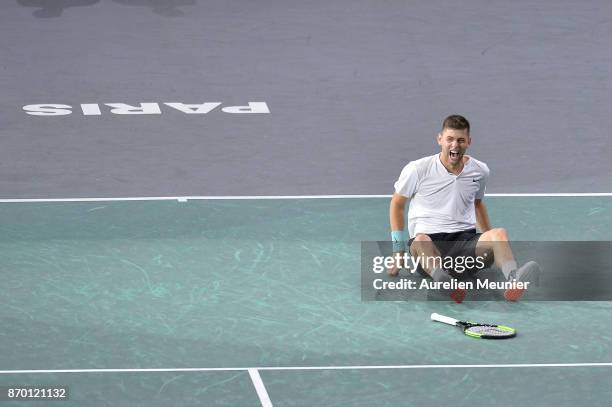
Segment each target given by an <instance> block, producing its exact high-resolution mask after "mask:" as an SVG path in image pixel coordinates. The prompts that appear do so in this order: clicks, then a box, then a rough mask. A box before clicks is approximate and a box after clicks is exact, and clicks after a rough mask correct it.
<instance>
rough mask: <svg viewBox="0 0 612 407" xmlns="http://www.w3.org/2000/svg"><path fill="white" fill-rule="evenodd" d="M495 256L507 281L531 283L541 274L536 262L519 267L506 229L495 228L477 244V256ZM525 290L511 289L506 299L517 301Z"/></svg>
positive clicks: (487, 232) (481, 237)
mask: <svg viewBox="0 0 612 407" xmlns="http://www.w3.org/2000/svg"><path fill="white" fill-rule="evenodd" d="M491 255H492V256H493V259H494V261H495V265H496V266H497V267H499V268H500V269H501V271H502V273H503V274H504V277H505V278H506V280H507V281H512V282H513V281H530V279H531V278H533V277H534V275H535V274H536V273H538V272H539V266H538V264H537V263H536V262H533V261H530V262H527V263H525V264H524V265H523V266H522V267H520V268H519V267H518V265H517V263H516V260H515V258H514V254H513V253H512V248H511V247H510V240H509V238H508V232H506V229H504V228H495V229H491V230H488V231H486V232H484V233H483V234H482V235H481V236H480V239H478V243H477V244H476V256H486V257H489V256H491ZM523 292H524V289H519V288H516V287H514V288H509V289H507V290H506V291H505V292H504V297H505V298H506V299H507V300H509V301H517V300H518V299H519V298H520V297H521V296H522V295H523Z"/></svg>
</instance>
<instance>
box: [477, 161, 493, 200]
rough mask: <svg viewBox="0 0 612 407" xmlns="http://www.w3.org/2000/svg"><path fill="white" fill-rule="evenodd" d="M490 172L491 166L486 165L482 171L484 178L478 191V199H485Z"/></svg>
mask: <svg viewBox="0 0 612 407" xmlns="http://www.w3.org/2000/svg"><path fill="white" fill-rule="evenodd" d="M483 165H484V164H483ZM489 172H490V171H489V167H487V166H486V165H484V167H483V171H482V180H481V181H480V189H479V190H478V192H477V193H476V199H484V196H485V191H486V190H487V181H489Z"/></svg>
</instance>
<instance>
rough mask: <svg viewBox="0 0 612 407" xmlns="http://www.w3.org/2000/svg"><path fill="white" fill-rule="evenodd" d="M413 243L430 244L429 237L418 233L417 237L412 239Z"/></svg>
mask: <svg viewBox="0 0 612 407" xmlns="http://www.w3.org/2000/svg"><path fill="white" fill-rule="evenodd" d="M414 241H415V242H431V237H429V236H428V235H425V234H422V233H419V234H418V235H416V236H415V237H414Z"/></svg>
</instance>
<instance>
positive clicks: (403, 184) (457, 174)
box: [389, 115, 539, 303]
mask: <svg viewBox="0 0 612 407" xmlns="http://www.w3.org/2000/svg"><path fill="white" fill-rule="evenodd" d="M437 141H438V145H439V146H440V150H441V151H440V153H439V154H435V155H432V156H429V157H424V158H421V159H419V160H416V161H411V162H410V163H408V165H406V166H405V167H404V169H403V170H402V172H401V174H400V176H399V179H398V180H397V182H396V183H395V193H394V194H393V198H392V199H391V204H390V208H389V214H390V221H391V238H392V240H393V250H394V252H395V253H400V254H401V256H403V255H404V253H405V250H406V248H407V247H408V248H409V250H410V255H411V256H413V258H417V257H418V256H421V262H420V263H419V267H420V268H422V270H424V271H425V272H426V273H427V275H428V276H429V277H431V278H432V279H433V280H434V281H436V282H446V281H448V282H452V280H453V279H455V278H457V277H459V275H458V274H457V271H456V270H449V269H445V268H443V267H442V266H441V264H440V262H435V261H433V262H430V261H425V260H426V259H427V258H434V259H435V258H438V259H439V258H446V257H447V256H451V258H457V257H459V256H471V257H472V258H474V259H475V258H476V257H477V256H481V257H480V258H481V259H488V260H489V262H488V265H490V264H491V263H493V262H494V263H495V265H496V266H497V267H499V268H500V269H501V271H502V273H503V274H504V277H505V278H506V280H507V281H508V282H511V283H513V284H512V285H511V288H508V289H506V290H505V292H504V297H505V298H506V299H507V300H509V301H517V300H518V299H519V298H520V297H521V296H522V295H523V291H524V289H520V288H517V287H516V284H515V282H517V281H520V282H524V281H530V279H531V278H533V277H534V276H535V273H537V272H539V266H538V265H537V263H535V262H533V261H531V262H528V263H526V264H524V265H523V266H522V267H518V265H517V263H516V260H515V258H514V255H513V253H512V250H511V248H510V244H509V241H508V233H507V232H506V230H505V229H503V228H492V227H491V221H490V220H489V215H488V212H487V207H486V206H485V204H484V202H483V199H484V194H485V189H486V185H487V180H488V178H489V167H487V165H486V164H485V163H483V162H482V161H479V160H477V159H475V158H474V157H470V156H468V155H466V152H467V149H468V147H469V146H470V144H471V142H472V139H471V137H470V123H469V122H468V120H467V119H466V118H465V117H463V116H459V115H451V116H448V117H447V118H446V119H444V122H443V124H442V130H441V131H440V133H438V136H437ZM408 201H410V205H409V210H408V233H407V232H406V228H405V225H404V219H405V217H404V211H405V207H406V203H407V202H408ZM477 227H478V229H479V230H480V232H478V231H477ZM408 236H409V237H410V238H409V239H408ZM491 260H492V261H491ZM402 266H403V264H401V263H398V264H396V265H395V266H394V267H392V268H391V269H390V270H389V274H390V275H392V276H396V275H397V274H398V273H399V271H400V269H401V268H402ZM470 271H473V269H472V270H470ZM455 285H456V284H455ZM451 286H453V284H451ZM449 294H450V296H451V298H452V299H453V300H455V302H458V303H459V302H462V301H463V299H464V298H465V294H466V293H465V290H462V289H460V288H457V289H454V290H450V291H449Z"/></svg>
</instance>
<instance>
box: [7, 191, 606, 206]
mask: <svg viewBox="0 0 612 407" xmlns="http://www.w3.org/2000/svg"><path fill="white" fill-rule="evenodd" d="M486 196H487V197H491V198H495V197H596V196H600V197H605V196H610V197H612V192H560V193H547V192H541V193H539V192H538V193H498V194H496V193H493V194H486ZM371 198H391V195H245V196H239V195H236V196H233V195H227V196H142V197H120V198H103V197H102V198H24V199H0V203H19V202H22V203H25V202H112V201H179V202H186V201H189V200H193V201H197V200H259V199H261V200H264V199H268V200H275V199H371Z"/></svg>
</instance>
